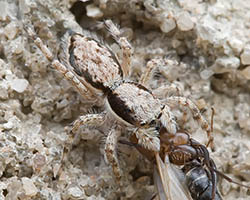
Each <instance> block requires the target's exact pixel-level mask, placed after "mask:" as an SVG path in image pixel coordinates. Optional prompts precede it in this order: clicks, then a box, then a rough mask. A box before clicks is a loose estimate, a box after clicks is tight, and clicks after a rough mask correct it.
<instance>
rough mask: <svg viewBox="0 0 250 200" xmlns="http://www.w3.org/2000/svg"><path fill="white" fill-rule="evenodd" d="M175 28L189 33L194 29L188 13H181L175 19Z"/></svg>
mask: <svg viewBox="0 0 250 200" xmlns="http://www.w3.org/2000/svg"><path fill="white" fill-rule="evenodd" d="M176 23H177V26H178V28H179V29H180V30H181V31H190V30H192V29H193V28H194V22H193V21H192V18H191V16H190V14H189V13H188V12H183V13H181V14H180V15H179V16H178V17H177V21H176Z"/></svg>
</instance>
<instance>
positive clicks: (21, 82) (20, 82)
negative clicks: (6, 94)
mask: <svg viewBox="0 0 250 200" xmlns="http://www.w3.org/2000/svg"><path fill="white" fill-rule="evenodd" d="M28 85H29V82H28V81H27V80H26V79H14V80H13V81H12V82H11V83H10V86H11V88H12V89H13V90H15V91H16V92H19V93H22V92H24V91H25V90H26V89H27V87H28Z"/></svg>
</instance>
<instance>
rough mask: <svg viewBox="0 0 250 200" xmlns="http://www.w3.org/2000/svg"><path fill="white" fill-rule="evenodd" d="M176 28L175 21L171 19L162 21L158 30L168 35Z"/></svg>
mask: <svg viewBox="0 0 250 200" xmlns="http://www.w3.org/2000/svg"><path fill="white" fill-rule="evenodd" d="M175 27H176V24H175V21H174V19H173V18H167V19H165V20H164V21H163V23H162V24H161V26H160V28H161V31H162V32H163V33H169V32H170V31H172V30H174V29H175Z"/></svg>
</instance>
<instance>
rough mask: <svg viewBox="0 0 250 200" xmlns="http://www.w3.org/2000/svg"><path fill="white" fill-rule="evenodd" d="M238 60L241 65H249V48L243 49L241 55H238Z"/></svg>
mask: <svg viewBox="0 0 250 200" xmlns="http://www.w3.org/2000/svg"><path fill="white" fill-rule="evenodd" d="M240 60H241V63H242V64H243V65H250V47H249V46H247V47H245V48H244V51H243V53H242V54H241V55H240Z"/></svg>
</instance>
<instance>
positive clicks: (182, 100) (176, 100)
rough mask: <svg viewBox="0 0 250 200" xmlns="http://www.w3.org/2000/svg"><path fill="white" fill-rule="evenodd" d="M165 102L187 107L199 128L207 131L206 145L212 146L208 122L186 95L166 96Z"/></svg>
mask: <svg viewBox="0 0 250 200" xmlns="http://www.w3.org/2000/svg"><path fill="white" fill-rule="evenodd" d="M165 102H166V104H170V105H171V104H172V105H175V106H176V105H177V106H179V105H181V106H184V107H187V108H189V110H190V111H191V112H192V115H193V118H194V119H195V120H197V121H198V123H199V124H200V126H201V128H202V129H203V130H205V131H206V132H207V137H208V142H207V145H206V146H209V145H210V146H211V148H212V149H213V148H214V144H213V140H214V138H213V135H212V132H211V128H210V126H209V123H208V122H207V120H206V119H205V118H204V117H203V116H202V114H201V112H200V110H199V108H198V107H197V106H196V105H195V103H194V102H193V101H192V100H191V99H188V98H186V97H178V96H173V97H168V98H166V100H165Z"/></svg>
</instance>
